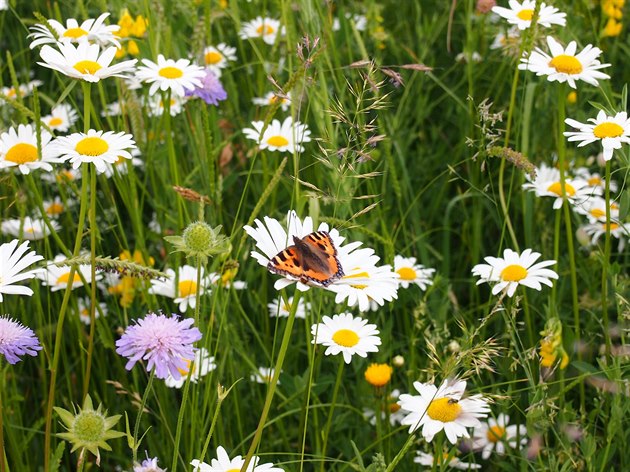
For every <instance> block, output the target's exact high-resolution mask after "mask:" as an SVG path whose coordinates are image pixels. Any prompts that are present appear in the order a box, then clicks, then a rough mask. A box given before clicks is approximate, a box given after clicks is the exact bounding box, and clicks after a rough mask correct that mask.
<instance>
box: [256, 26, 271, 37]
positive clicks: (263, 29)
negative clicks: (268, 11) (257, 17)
mask: <svg viewBox="0 0 630 472" xmlns="http://www.w3.org/2000/svg"><path fill="white" fill-rule="evenodd" d="M273 31H274V30H273V27H271V26H269V25H265V24H262V25H260V26H259V27H258V28H256V33H257V34H258V35H260V36H265V35H267V34H273Z"/></svg>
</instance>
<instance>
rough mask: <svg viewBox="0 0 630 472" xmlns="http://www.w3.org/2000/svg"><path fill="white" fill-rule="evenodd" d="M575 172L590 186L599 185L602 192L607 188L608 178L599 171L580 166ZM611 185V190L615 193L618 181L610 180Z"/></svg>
mask: <svg viewBox="0 0 630 472" xmlns="http://www.w3.org/2000/svg"><path fill="white" fill-rule="evenodd" d="M574 173H575V176H576V177H579V178H581V179H584V180H586V183H587V184H588V186H589V187H599V188H601V189H602V192H603V191H604V189H605V188H606V180H605V179H604V178H603V177H602V176H601V175H599V174H598V173H597V172H591V171H590V170H589V169H587V168H586V167H578V168H577V169H575V171H574ZM609 186H610V191H611V192H613V193H615V192H616V191H617V189H618V187H617V182H616V181H614V180H611V181H610V185H609Z"/></svg>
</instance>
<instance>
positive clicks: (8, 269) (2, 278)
mask: <svg viewBox="0 0 630 472" xmlns="http://www.w3.org/2000/svg"><path fill="white" fill-rule="evenodd" d="M29 244H30V243H29V241H24V242H22V244H20V245H19V246H18V240H17V239H14V240H13V241H11V242H8V243H4V244H1V245H0V302H1V301H2V300H3V297H2V294H3V293H4V294H6V295H28V296H29V297H30V296H31V295H33V291H32V290H31V289H30V288H28V287H25V286H23V285H16V282H21V281H22V280H30V279H32V278H33V277H36V276H37V275H38V274H40V273H42V272H43V271H44V269H29V270H26V268H27V267H28V266H30V265H32V264H35V263H36V262H38V261H41V260H42V259H44V257H43V256H40V255H39V254H37V253H35V251H30V252H28V253H27V252H26V251H28V250H29V249H30V248H29V247H28V245H29Z"/></svg>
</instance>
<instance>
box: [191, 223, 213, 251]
mask: <svg viewBox="0 0 630 472" xmlns="http://www.w3.org/2000/svg"><path fill="white" fill-rule="evenodd" d="M214 240H215V234H214V231H213V230H212V228H211V227H210V225H209V224H207V223H204V222H203V221H195V222H194V223H191V224H189V225H188V227H187V228H186V229H185V230H184V244H185V245H186V248H187V249H188V250H189V251H190V252H192V253H204V252H206V251H208V250H210V249H212V247H213V246H214V242H215V241H214Z"/></svg>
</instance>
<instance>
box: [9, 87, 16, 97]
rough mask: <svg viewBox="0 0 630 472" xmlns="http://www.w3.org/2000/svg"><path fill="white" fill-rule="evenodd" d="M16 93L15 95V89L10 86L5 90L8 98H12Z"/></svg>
mask: <svg viewBox="0 0 630 472" xmlns="http://www.w3.org/2000/svg"><path fill="white" fill-rule="evenodd" d="M16 95H17V93H16V92H15V89H14V88H13V87H11V88H10V89H9V91H8V92H7V97H9V98H13V97H15V96H16Z"/></svg>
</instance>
